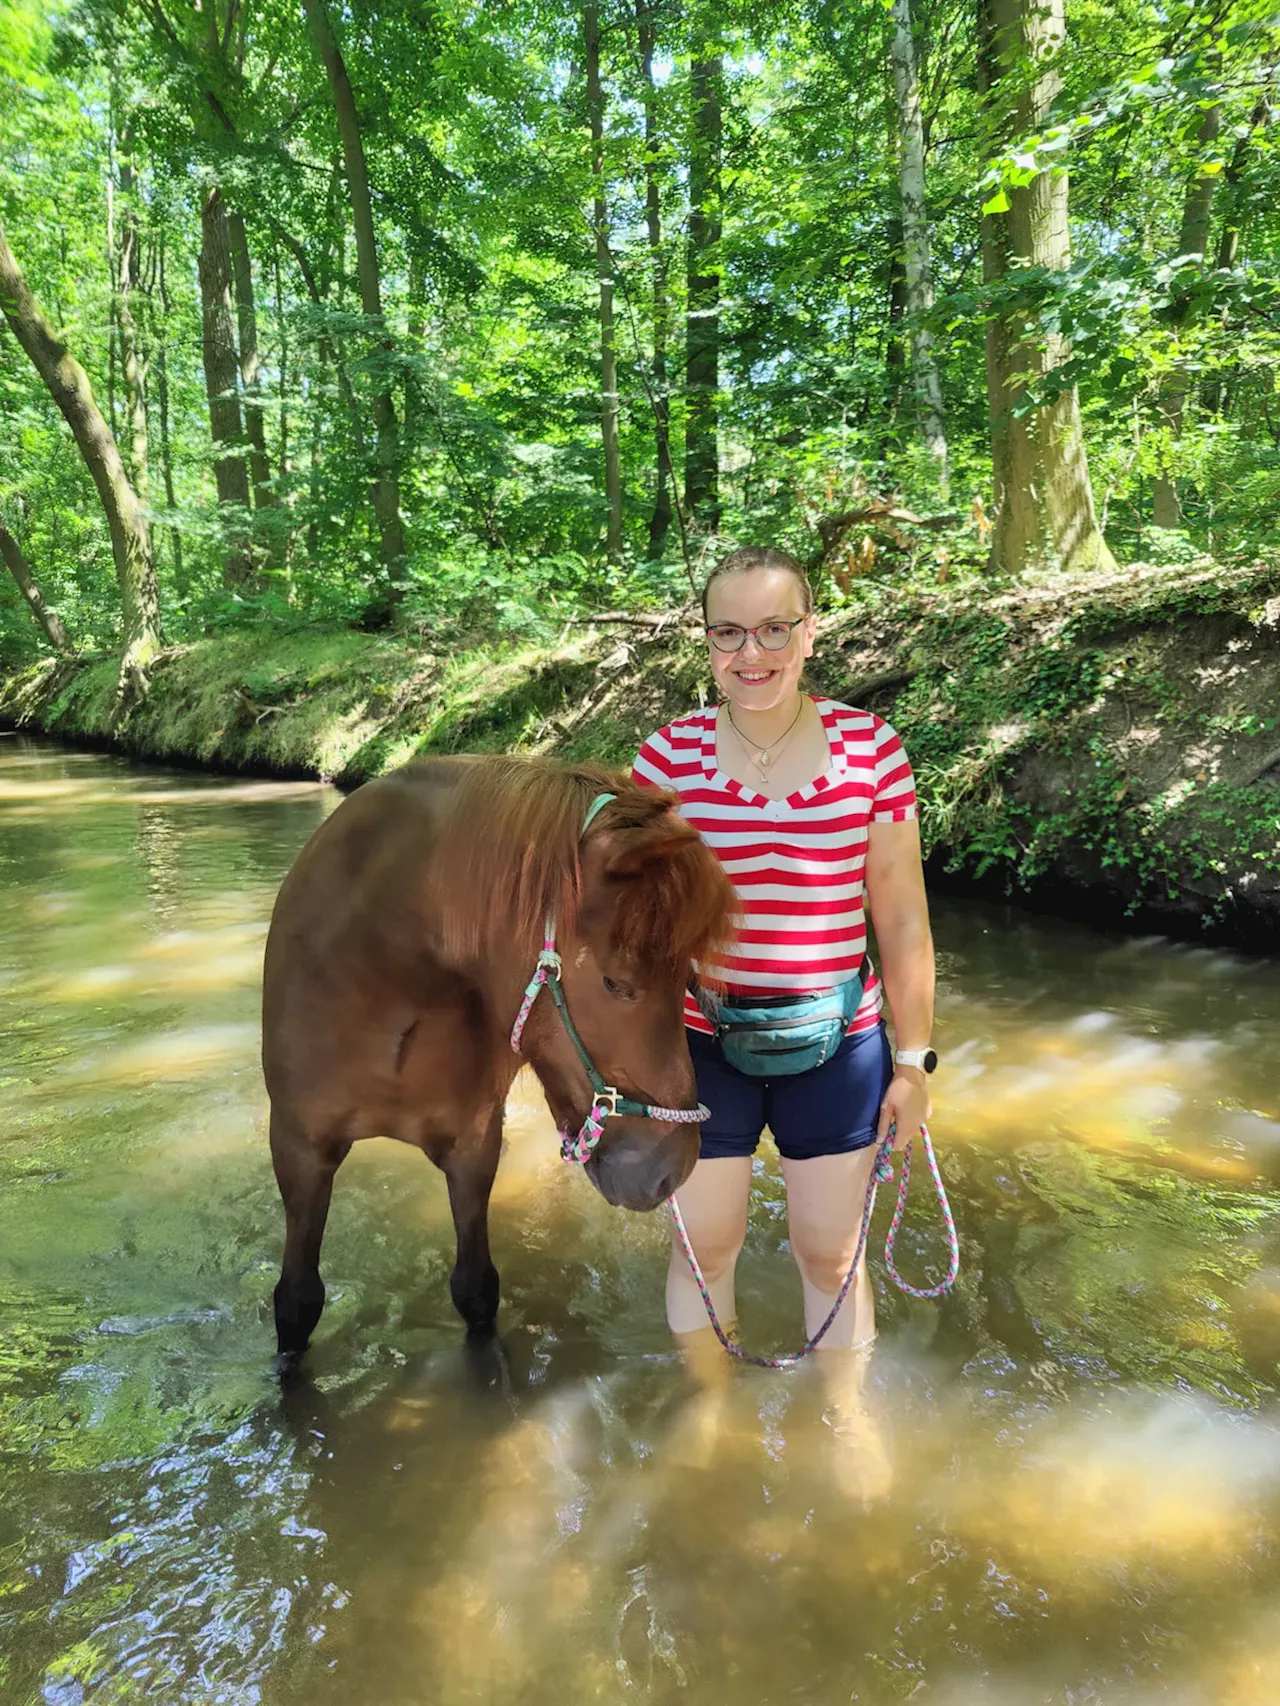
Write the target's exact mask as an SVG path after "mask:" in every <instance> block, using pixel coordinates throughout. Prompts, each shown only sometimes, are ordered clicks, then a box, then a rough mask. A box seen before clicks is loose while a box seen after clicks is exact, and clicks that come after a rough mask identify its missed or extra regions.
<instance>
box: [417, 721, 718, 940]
mask: <svg viewBox="0 0 1280 1706" xmlns="http://www.w3.org/2000/svg"><path fill="white" fill-rule="evenodd" d="M597 794H613V795H614V796H615V798H614V799H612V800H610V801H609V802H608V803H607V804H606V805H605V806H604V807H603V808H602V809H601V811H600V812H599V814H598V815H597V817H596V818H595V819H594V821H593V823H592V826H591V831H590V832H589V833H591V834H594V833H595V832H596V831H597V830H598V831H600V832H602V833H603V832H605V831H608V832H610V834H611V835H612V837H613V840H614V844H615V845H614V848H613V851H612V855H611V858H610V861H609V864H608V866H607V868H606V874H607V876H608V877H609V878H610V879H613V880H616V881H617V882H618V883H619V884H620V885H621V886H620V890H619V895H618V904H617V906H616V908H615V912H614V924H613V946H614V947H615V948H616V949H618V950H619V951H620V952H623V953H625V954H627V955H628V956H629V957H633V958H634V959H635V960H636V961H637V962H638V963H639V964H641V965H646V966H648V965H654V966H656V965H666V966H679V965H682V964H684V963H686V962H687V961H688V960H690V959H698V960H705V959H707V958H714V957H715V956H716V955H717V951H718V950H720V949H722V948H723V947H724V946H725V945H726V944H727V943H728V941H729V940H730V939H731V937H732V935H733V923H732V920H733V913H734V909H735V896H734V891H733V887H732V885H731V883H730V882H729V879H728V878H727V877H726V876H725V874H724V871H723V869H722V867H721V865H720V861H719V860H718V859H717V858H716V856H715V854H714V853H712V851H711V849H710V848H709V847H708V846H707V845H706V843H705V842H704V841H703V840H702V838H701V837H700V836H699V835H698V832H697V831H696V830H695V829H693V828H691V827H690V826H689V825H688V824H686V823H684V822H683V821H682V820H681V819H679V818H678V817H676V816H675V815H674V808H675V805H676V802H675V800H674V798H673V796H672V795H670V794H667V793H663V792H662V791H661V790H659V789H656V788H642V787H640V786H638V785H637V784H636V783H635V782H633V781H631V779H630V777H628V776H627V775H625V774H624V773H623V772H621V771H616V770H606V769H605V768H604V767H603V766H602V765H596V764H563V763H560V762H559V761H557V760H553V759H530V758H513V757H507V756H498V755H495V756H492V757H484V758H475V759H471V760H467V761H465V762H464V763H463V764H461V765H460V766H459V769H458V775H457V779H456V782H455V785H454V786H453V788H452V789H451V790H450V801H449V807H448V810H447V813H446V815H445V820H444V822H443V824H442V826H441V836H440V840H439V842H438V844H437V861H436V864H437V871H438V873H439V875H438V879H437V881H438V889H437V892H438V895H439V898H440V901H441V903H442V904H441V907H440V917H441V933H442V939H443V940H442V946H443V947H444V950H445V953H446V956H447V957H448V958H449V959H450V960H452V961H453V962H454V963H455V964H457V963H464V962H466V961H469V960H473V959H474V958H476V957H477V956H488V955H497V956H500V957H504V958H505V957H507V956H510V955H512V954H518V955H519V957H520V959H521V961H522V962H523V961H524V960H526V959H527V960H528V961H529V963H530V965H531V966H532V963H533V958H534V957H535V956H536V954H537V951H538V949H539V948H540V947H541V945H542V933H543V923H544V920H545V919H546V918H547V917H548V916H554V917H555V919H556V922H557V927H558V929H559V931H560V932H561V933H563V934H566V935H567V934H570V933H572V931H573V930H574V927H575V923H576V920H577V915H578V908H579V905H580V903H581V898H582V864H581V857H580V855H581V846H582V841H583V835H582V826H583V821H584V819H585V817H586V814H587V809H588V807H589V806H590V804H591V802H592V800H593V799H594V798H595V797H596V795H597ZM462 897H471V899H470V904H468V900H467V899H464V898H462Z"/></svg>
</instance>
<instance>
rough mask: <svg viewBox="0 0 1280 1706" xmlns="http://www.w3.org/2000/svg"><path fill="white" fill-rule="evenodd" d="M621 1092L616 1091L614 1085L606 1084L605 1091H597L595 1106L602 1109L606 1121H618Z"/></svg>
mask: <svg viewBox="0 0 1280 1706" xmlns="http://www.w3.org/2000/svg"><path fill="white" fill-rule="evenodd" d="M621 1095H622V1092H621V1090H616V1089H615V1088H614V1086H613V1085H612V1084H606V1085H605V1087H604V1089H603V1090H597V1091H596V1094H595V1103H594V1105H595V1106H596V1107H597V1108H600V1109H602V1111H603V1112H604V1115H605V1118H606V1119H617V1117H618V1101H619V1098H620V1097H621Z"/></svg>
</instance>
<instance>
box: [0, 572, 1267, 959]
mask: <svg viewBox="0 0 1280 1706" xmlns="http://www.w3.org/2000/svg"><path fill="white" fill-rule="evenodd" d="M437 644H438V642H437ZM702 646H703V642H702V640H701V636H700V633H699V630H698V628H697V625H696V620H694V621H691V620H690V618H689V616H688V614H687V613H685V615H683V616H682V615H681V614H680V613H672V614H671V615H670V616H669V617H667V618H664V619H661V621H659V619H658V618H656V617H649V618H647V619H641V620H639V621H637V622H631V621H627V620H620V621H612V622H610V621H606V622H601V623H587V622H581V623H575V624H572V625H569V626H566V627H565V628H564V629H563V630H562V632H561V633H560V635H559V636H558V638H557V639H555V640H553V641H551V642H549V643H545V644H541V645H535V644H526V643H517V642H505V643H501V642H500V643H497V644H492V645H486V646H477V647H473V648H470V649H457V650H452V651H444V650H436V649H426V648H424V647H423V646H422V645H421V644H419V643H416V642H415V641H414V639H413V638H412V636H392V635H369V634H360V633H355V632H352V631H350V630H330V631H317V630H314V629H310V630H301V629H300V630H298V631H296V632H283V633H282V632H281V631H280V630H279V628H275V627H273V628H271V629H267V628H263V629H261V630H231V631H228V632H226V633H223V634H220V635H218V636H216V637H214V638H211V639H208V640H204V641H201V642H199V643H197V644H194V645H189V646H181V647H175V648H173V649H172V650H170V651H167V652H165V653H164V654H162V655H161V656H160V657H159V658H157V660H156V662H155V665H154V668H153V672H152V685H151V690H150V693H149V695H148V697H147V698H146V700H145V701H144V702H142V703H141V704H139V705H137V706H135V707H134V708H133V709H132V710H130V711H129V712H128V713H127V714H126V715H124V716H123V717H116V716H115V714H114V702H115V678H116V672H115V664H114V661H113V660H109V659H100V660H84V661H77V662H73V663H55V662H52V661H50V662H46V663H44V664H42V665H40V666H38V667H37V668H35V669H33V670H30V671H28V672H26V673H25V674H22V675H19V676H16V677H11V678H10V679H8V680H7V681H5V682H2V683H0V723H3V724H6V725H8V726H10V727H14V726H17V727H26V728H29V729H32V730H39V731H42V732H44V733H48V734H53V735H57V736H60V737H63V738H66V739H68V740H72V741H76V742H79V743H81V744H106V745H109V746H111V747H112V748H114V749H115V750H118V751H121V752H125V753H129V754H131V755H134V756H137V757H141V758H150V759H156V760H166V761H176V762H196V763H200V764H204V765H208V766H212V767H215V768H218V769H225V770H250V771H256V772H271V773H275V774H284V775H294V776H320V777H326V778H331V779H332V780H334V781H336V782H337V783H338V784H339V785H340V786H343V787H350V786H354V785H356V784H358V783H359V782H362V781H365V780H367V779H368V778H369V777H371V776H375V775H378V774H380V773H382V772H383V771H385V770H388V769H391V768H393V767H394V766H395V765H397V764H401V763H403V762H404V761H405V760H407V759H409V758H411V757H413V756H414V755H415V754H430V753H448V752H460V751H469V752H477V751H499V750H500V751H521V752H530V753H555V754H558V755H560V756H562V757H565V758H569V759H583V758H592V759H598V760H601V761H603V762H605V763H608V764H617V765H625V764H627V763H628V762H629V761H630V758H631V756H632V754H633V753H634V751H635V749H636V746H637V745H638V743H639V741H640V740H641V739H642V738H643V737H644V736H645V735H646V734H648V733H649V732H650V731H651V730H653V729H654V728H656V727H658V726H660V725H661V724H662V723H664V722H667V721H669V720H670V719H671V718H673V717H676V716H679V715H681V714H682V713H684V712H686V711H689V710H691V709H693V708H695V707H696V706H697V705H698V704H699V703H700V702H701V700H702V697H703V695H704V693H705V691H706V687H707V679H708V678H707V672H706V667H705V662H704V659H703V651H702ZM809 679H810V682H811V685H812V686H813V688H814V689H815V691H818V692H822V693H827V694H830V695H831V696H832V697H835V698H839V699H843V700H846V701H850V702H852V703H855V704H859V705H863V706H865V707H867V708H868V709H871V710H874V711H876V712H878V713H879V714H881V715H883V716H886V717H888V718H890V719H891V720H892V722H893V723H894V726H895V727H896V728H897V729H898V731H899V733H900V734H901V736H902V738H903V741H904V743H905V745H906V747H907V751H908V753H909V754H910V756H911V758H912V761H913V764H914V766H915V771H916V777H917V783H918V787H919V791H920V796H921V801H922V813H921V816H922V829H923V833H924V837H925V842H926V847H927V849H928V851H929V854H930V873H931V879H932V880H934V881H935V882H942V883H946V884H948V886H963V887H966V888H972V887H973V886H974V885H975V884H976V885H978V886H979V887H981V888H983V889H985V890H986V891H987V892H990V893H995V894H1000V893H1006V894H1010V895H1012V896H1015V897H1017V898H1021V899H1025V900H1030V901H1031V902H1032V903H1033V904H1038V905H1041V906H1046V907H1049V908H1051V909H1052V910H1054V911H1057V912H1059V913H1063V914H1067V915H1072V916H1081V915H1083V916H1086V917H1088V918H1090V919H1092V920H1095V921H1097V922H1099V923H1103V922H1105V923H1114V922H1117V921H1119V920H1122V919H1128V920H1129V921H1131V923H1132V924H1134V925H1136V926H1138V927H1143V928H1156V929H1161V930H1166V931H1172V932H1173V933H1175V934H1179V935H1190V936H1196V937H1201V938H1202V939H1213V940H1219V941H1222V940H1226V941H1234V942H1236V943H1238V944H1240V945H1242V946H1246V947H1250V948H1259V949H1266V950H1269V951H1275V950H1277V949H1280V569H1277V568H1276V567H1274V566H1264V565H1261V564H1252V565H1248V566H1244V567H1236V568H1224V567H1222V566H1220V565H1216V564H1213V563H1210V562H1207V561H1206V562H1201V563H1198V564H1191V565H1185V566H1180V567H1177V568H1169V567H1158V568H1157V567H1142V566H1134V565H1129V566H1128V567H1126V568H1125V569H1123V570H1121V571H1119V572H1118V573H1116V574H1115V575H1112V576H1108V577H1104V578H1096V579H1091V580H1089V581H1080V580H1074V581H1068V580H1063V579H1059V580H1050V579H1040V580H1037V581H1035V582H1028V583H1025V584H1021V583H1020V584H1017V585H1003V586H992V585H990V584H989V583H986V582H982V581H978V580H977V579H969V580H966V581H961V582H958V583H956V584H954V585H951V586H944V587H938V588H934V589H929V590H922V589H920V588H902V587H899V586H893V585H889V584H886V583H884V582H875V583H873V582H869V581H868V582H865V583H857V584H856V586H855V593H854V596H853V597H852V598H851V600H850V602H849V603H848V604H847V605H846V606H845V607H844V608H843V609H841V610H839V611H835V612H831V613H829V614H827V615H825V616H824V617H823V619H822V623H821V627H820V634H819V640H818V645H817V649H816V652H815V655H814V658H813V661H812V665H811V667H810V672H809Z"/></svg>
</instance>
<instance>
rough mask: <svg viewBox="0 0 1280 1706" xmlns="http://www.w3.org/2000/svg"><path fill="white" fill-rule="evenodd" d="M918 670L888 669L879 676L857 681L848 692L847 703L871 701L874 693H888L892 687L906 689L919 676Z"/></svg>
mask: <svg viewBox="0 0 1280 1706" xmlns="http://www.w3.org/2000/svg"><path fill="white" fill-rule="evenodd" d="M919 673H920V671H919V670H918V669H886V670H882V671H881V672H880V674H879V675H869V676H867V677H866V679H865V680H863V681H855V682H854V683H853V685H852V686H851V687H850V688H849V690H848V700H847V703H849V704H850V705H856V704H857V702H858V700H859V699H869V698H871V696H872V694H874V693H887V692H888V690H889V689H890V688H891V687H895V688H896V687H905V686H906V685H907V683H908V682H909V681H914V680H915V678H916V676H917V675H919Z"/></svg>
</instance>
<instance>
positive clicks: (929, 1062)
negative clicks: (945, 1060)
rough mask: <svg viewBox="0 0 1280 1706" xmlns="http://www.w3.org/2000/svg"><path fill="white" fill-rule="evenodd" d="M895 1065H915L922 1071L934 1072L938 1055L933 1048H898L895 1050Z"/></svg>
mask: <svg viewBox="0 0 1280 1706" xmlns="http://www.w3.org/2000/svg"><path fill="white" fill-rule="evenodd" d="M893 1064H894V1065H895V1066H914V1067H916V1068H918V1069H919V1070H920V1071H921V1072H932V1071H933V1069H934V1067H935V1066H936V1065H937V1064H938V1057H937V1055H936V1054H935V1053H934V1052H933V1050H932V1049H931V1048H898V1049H894V1051H893Z"/></svg>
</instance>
